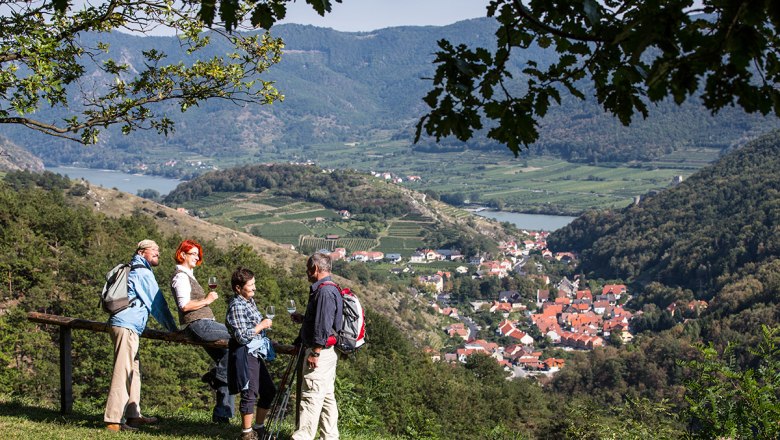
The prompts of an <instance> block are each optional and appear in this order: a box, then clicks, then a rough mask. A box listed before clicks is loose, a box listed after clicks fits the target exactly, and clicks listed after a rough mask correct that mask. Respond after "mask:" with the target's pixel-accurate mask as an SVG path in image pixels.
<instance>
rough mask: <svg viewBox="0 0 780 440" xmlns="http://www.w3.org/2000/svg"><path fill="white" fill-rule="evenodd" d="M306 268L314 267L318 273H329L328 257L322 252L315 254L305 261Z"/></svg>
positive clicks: (330, 266)
mask: <svg viewBox="0 0 780 440" xmlns="http://www.w3.org/2000/svg"><path fill="white" fill-rule="evenodd" d="M306 267H307V268H309V269H313V268H315V267H316V268H317V269H319V270H320V272H328V273H330V271H331V268H332V264H331V260H330V255H327V254H323V253H322V252H315V253H313V254H312V255H311V257H309V259H308V260H307V261H306Z"/></svg>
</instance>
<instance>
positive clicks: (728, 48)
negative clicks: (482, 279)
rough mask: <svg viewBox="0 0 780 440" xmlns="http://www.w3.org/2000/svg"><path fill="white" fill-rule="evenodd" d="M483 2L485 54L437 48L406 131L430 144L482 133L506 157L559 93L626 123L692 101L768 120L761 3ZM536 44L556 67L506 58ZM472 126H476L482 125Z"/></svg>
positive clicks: (534, 131)
mask: <svg viewBox="0 0 780 440" xmlns="http://www.w3.org/2000/svg"><path fill="white" fill-rule="evenodd" d="M698 5H700V6H698V7H694V2H693V1H692V0H648V1H640V2H637V1H632V0H625V1H622V0H555V1H553V0H530V1H520V0H493V1H491V2H490V5H489V6H488V8H487V13H488V16H491V17H495V18H496V20H497V21H498V23H499V28H498V30H497V31H496V34H495V36H496V42H497V50H496V51H495V52H494V53H491V52H490V51H488V50H486V49H484V48H470V47H467V46H466V45H458V46H453V45H452V44H451V43H450V42H449V41H446V40H441V41H440V42H439V47H440V49H441V50H440V51H439V52H437V54H436V60H435V64H437V68H436V72H435V75H434V77H433V78H432V81H433V88H432V90H431V91H430V92H429V93H428V95H427V96H426V97H425V98H424V101H425V103H426V104H427V105H428V106H429V107H430V110H429V112H428V113H427V114H426V115H425V116H423V117H422V119H421V120H420V121H419V122H418V124H417V132H416V140H419V138H420V136H421V135H422V133H423V132H425V134H427V135H433V136H435V137H436V139H437V140H439V139H440V138H441V137H444V136H450V135H453V136H456V137H457V138H458V139H459V140H462V141H465V140H468V139H470V138H471V137H472V136H473V135H474V133H475V131H476V130H481V129H483V127H484V126H485V125H487V126H488V132H487V136H488V137H490V138H492V139H495V140H497V141H499V142H501V143H504V144H506V145H507V147H508V148H509V149H510V150H511V151H512V152H513V153H514V154H515V155H517V154H519V151H520V148H521V146H528V145H529V144H531V143H533V142H534V141H536V140H537V139H538V137H539V132H538V128H539V120H540V119H541V118H543V117H544V116H545V114H546V113H547V111H548V109H549V107H550V105H553V104H560V102H561V94H560V91H561V90H563V89H566V90H568V91H569V92H570V93H571V94H572V95H574V96H576V97H578V98H580V99H585V96H586V94H593V95H595V97H596V98H597V100H598V102H599V104H600V105H601V106H602V107H603V108H604V109H605V110H607V111H608V112H610V113H612V114H613V115H615V116H617V117H618V118H619V120H620V121H621V122H622V123H623V124H624V125H629V124H630V123H631V119H632V117H633V116H634V114H636V113H639V114H641V115H642V117H647V116H648V104H649V103H655V102H659V101H661V100H664V99H666V98H667V97H671V98H673V99H674V102H675V103H677V104H681V103H682V102H683V101H685V100H686V99H688V98H690V97H692V96H694V95H699V94H701V100H702V102H703V104H704V106H705V107H706V108H707V109H709V110H711V111H712V112H713V113H716V112H718V111H719V110H720V109H722V108H724V107H726V106H738V107H741V108H743V109H744V110H745V111H747V112H751V113H752V112H760V113H762V114H764V115H766V114H768V113H770V112H774V113H775V114H776V115H780V91H779V90H778V81H779V80H780V63H778V46H779V45H780V39H778V37H777V34H776V32H775V29H777V28H778V27H780V3H778V2H776V1H771V0H757V1H746V0H703V1H700V2H698ZM531 46H539V47H542V48H549V49H551V50H554V51H555V52H556V53H557V55H558V59H557V61H555V62H552V63H551V64H549V65H545V66H542V65H540V63H538V62H537V61H535V60H528V61H525V62H524V68H523V69H522V75H519V74H518V72H515V73H514V74H513V72H512V71H511V69H510V66H511V61H512V60H513V57H515V58H516V57H517V56H518V51H519V52H521V53H522V51H523V50H524V49H528V48H530V47H531ZM483 121H487V122H488V123H487V124H485V123H484V122H483Z"/></svg>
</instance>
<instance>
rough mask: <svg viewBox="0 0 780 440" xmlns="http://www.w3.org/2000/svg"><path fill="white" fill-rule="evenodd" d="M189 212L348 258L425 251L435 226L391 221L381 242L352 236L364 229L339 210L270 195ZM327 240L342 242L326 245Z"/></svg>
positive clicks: (221, 198) (217, 196)
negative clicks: (345, 253) (427, 235)
mask: <svg viewBox="0 0 780 440" xmlns="http://www.w3.org/2000/svg"><path fill="white" fill-rule="evenodd" d="M186 207H187V208H188V209H190V210H195V211H196V212H198V213H199V214H201V215H204V216H206V217H208V219H209V221H211V222H214V223H217V224H220V225H223V226H227V227H230V228H234V229H239V230H242V231H245V232H250V233H252V234H254V235H257V236H260V237H263V238H266V239H268V240H272V241H275V242H277V243H284V244H291V245H294V246H298V247H304V248H305V249H307V250H311V249H330V250H332V249H335V248H337V247H343V248H346V249H347V251H348V252H349V253H352V252H355V251H369V250H376V251H381V252H384V253H385V254H388V253H396V254H401V255H402V256H403V257H405V258H408V257H409V256H410V255H411V254H412V253H413V252H414V251H415V250H417V249H418V248H421V247H424V244H425V243H424V242H423V238H424V237H425V232H426V228H430V227H432V225H433V221H432V220H431V219H430V218H429V217H425V216H422V215H419V214H406V215H405V216H403V217H402V218H394V219H389V220H388V221H387V227H386V229H385V230H383V231H380V233H379V236H378V238H376V239H372V238H359V237H349V235H350V233H351V232H352V231H353V230H354V229H356V228H362V227H364V225H362V224H361V223H360V222H356V221H354V220H345V219H342V218H341V216H340V215H339V214H338V213H337V212H335V211H334V210H332V209H326V208H324V207H323V206H321V205H318V204H315V203H309V202H300V201H295V200H293V199H291V198H288V197H278V196H273V195H270V194H235V193H214V194H211V195H209V196H208V197H204V198H201V199H199V200H197V201H194V202H192V203H190V204H188V205H187V206H186ZM463 213H465V211H461V210H457V209H452V214H453V215H455V214H458V215H462V214H463ZM465 214H466V215H469V214H468V213H465ZM328 235H337V236H339V238H338V239H337V240H327V239H326V238H325V237H326V236H328Z"/></svg>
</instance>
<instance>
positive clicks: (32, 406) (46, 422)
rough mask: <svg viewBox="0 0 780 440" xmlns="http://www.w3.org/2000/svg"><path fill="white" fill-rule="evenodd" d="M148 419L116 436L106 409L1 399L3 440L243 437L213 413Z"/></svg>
mask: <svg viewBox="0 0 780 440" xmlns="http://www.w3.org/2000/svg"><path fill="white" fill-rule="evenodd" d="M145 415H154V416H156V417H158V418H159V419H160V422H159V423H158V424H157V425H155V426H144V427H142V428H141V430H140V431H138V432H135V433H132V434H131V433H126V432H123V433H118V434H117V433H112V432H108V431H106V429H105V424H104V423H103V408H102V407H94V406H89V405H83V404H81V405H79V404H78V403H77V404H75V405H74V410H73V412H72V413H71V414H68V415H63V414H60V412H59V411H58V409H57V408H56V407H54V406H51V405H45V404H41V403H40V402H32V401H29V399H28V400H24V399H19V398H10V397H3V396H0V438H3V439H14V440H48V439H89V440H103V439H111V440H117V439H121V438H132V439H138V440H144V439H148V440H152V439H156V440H161V439H163V440H178V439H182V440H184V439H231V440H233V439H236V438H238V437H239V436H240V434H241V427H240V425H239V418H238V417H234V418H233V420H232V421H231V423H230V424H229V425H227V426H226V425H216V424H213V423H211V413H210V411H197V410H182V411H178V412H175V413H173V414H165V413H163V412H161V411H156V410H155V408H146V410H145ZM292 417H294V416H293V415H292V414H288V422H287V424H285V425H284V426H283V427H282V431H281V433H280V435H279V437H278V438H279V440H288V439H289V438H290V435H291V433H292V429H293V426H292V423H291V422H290V421H291V420H292ZM341 438H342V439H344V440H369V439H377V440H392V439H396V438H397V437H390V436H383V435H377V434H373V433H372V434H361V433H350V432H344V431H343V430H342V432H341Z"/></svg>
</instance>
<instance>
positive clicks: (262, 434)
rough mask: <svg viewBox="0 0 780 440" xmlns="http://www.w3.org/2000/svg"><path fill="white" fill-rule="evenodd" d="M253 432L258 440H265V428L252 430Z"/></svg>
mask: <svg viewBox="0 0 780 440" xmlns="http://www.w3.org/2000/svg"><path fill="white" fill-rule="evenodd" d="M252 431H254V432H255V435H256V436H257V440H263V439H264V438H265V426H261V427H259V428H252Z"/></svg>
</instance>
